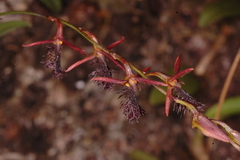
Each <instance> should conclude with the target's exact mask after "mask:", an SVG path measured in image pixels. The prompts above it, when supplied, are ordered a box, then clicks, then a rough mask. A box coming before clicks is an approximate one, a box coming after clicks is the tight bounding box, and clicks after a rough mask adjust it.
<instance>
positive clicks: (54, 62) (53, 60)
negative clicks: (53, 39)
mask: <svg viewBox="0 0 240 160" xmlns="http://www.w3.org/2000/svg"><path fill="white" fill-rule="evenodd" d="M61 48H62V46H60V48H57V47H56V46H54V45H51V46H47V49H48V53H47V56H46V57H45V60H43V61H42V62H41V63H43V64H44V67H46V68H50V69H52V72H53V77H55V78H62V75H63V74H64V70H63V69H62V67H61Z"/></svg>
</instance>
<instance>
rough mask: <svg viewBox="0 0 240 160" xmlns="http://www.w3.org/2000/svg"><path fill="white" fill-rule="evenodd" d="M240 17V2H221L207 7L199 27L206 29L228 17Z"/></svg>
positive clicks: (225, 0) (202, 14) (228, 0)
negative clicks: (205, 27) (207, 26)
mask: <svg viewBox="0 0 240 160" xmlns="http://www.w3.org/2000/svg"><path fill="white" fill-rule="evenodd" d="M239 15H240V0H221V1H218V2H215V3H212V4H209V5H207V6H206V7H205V8H204V10H203V11H202V13H201V15H200V18H199V21H198V25H199V26H200V27H204V26H206V25H208V24H210V23H213V22H216V21H218V20H220V19H223V18H226V17H233V16H239Z"/></svg>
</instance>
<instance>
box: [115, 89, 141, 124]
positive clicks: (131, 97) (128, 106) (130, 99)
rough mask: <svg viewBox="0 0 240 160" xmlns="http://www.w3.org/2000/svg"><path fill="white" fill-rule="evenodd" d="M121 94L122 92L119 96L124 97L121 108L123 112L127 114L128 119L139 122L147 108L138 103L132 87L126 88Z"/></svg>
mask: <svg viewBox="0 0 240 160" xmlns="http://www.w3.org/2000/svg"><path fill="white" fill-rule="evenodd" d="M119 94H121V95H120V96H119V98H122V101H121V107H120V108H121V109H122V110H123V114H124V115H125V116H127V120H128V121H129V122H133V121H134V120H135V121H136V122H138V119H139V118H140V116H143V115H145V110H144V109H142V108H141V106H140V105H139V104H138V102H137V99H136V95H135V92H134V91H133V90H132V89H131V88H124V89H123V90H122V91H121V92H119Z"/></svg>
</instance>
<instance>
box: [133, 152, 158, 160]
mask: <svg viewBox="0 0 240 160" xmlns="http://www.w3.org/2000/svg"><path fill="white" fill-rule="evenodd" d="M130 158H131V160H159V159H158V158H157V157H154V156H152V155H150V154H148V153H145V152H143V151H141V150H135V151H133V152H131V153H130Z"/></svg>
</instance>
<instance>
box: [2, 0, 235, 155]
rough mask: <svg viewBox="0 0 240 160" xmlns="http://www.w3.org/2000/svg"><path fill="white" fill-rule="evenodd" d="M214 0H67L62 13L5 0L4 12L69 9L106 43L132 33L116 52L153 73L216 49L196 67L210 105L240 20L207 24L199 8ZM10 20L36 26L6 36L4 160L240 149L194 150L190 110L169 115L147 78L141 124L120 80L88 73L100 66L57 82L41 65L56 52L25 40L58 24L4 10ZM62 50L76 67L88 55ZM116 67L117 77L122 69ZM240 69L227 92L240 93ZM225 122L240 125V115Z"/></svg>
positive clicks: (75, 38)
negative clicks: (124, 101) (128, 108)
mask: <svg viewBox="0 0 240 160" xmlns="http://www.w3.org/2000/svg"><path fill="white" fill-rule="evenodd" d="M210 2H211V0H205V1H204V2H203V1H190V0H184V1H175V0H163V1H160V0H154V1H144V0H142V1H141V0H132V1H127V0H122V1H108V0H103V1H101V2H98V1H95V0H80V1H79V0H71V1H63V3H64V5H63V9H62V11H61V12H60V13H58V14H56V13H53V12H52V11H51V10H49V9H48V8H47V7H46V6H45V5H43V4H42V3H41V2H40V1H32V0H26V1H24V0H19V1H17V2H16V1H11V0H3V1H0V7H1V12H2V11H10V10H29V11H33V12H37V13H41V14H43V15H51V16H56V17H60V18H62V19H64V20H66V21H68V22H71V23H72V24H74V25H76V26H80V27H82V28H84V29H86V30H88V31H90V32H92V33H93V34H95V35H96V37H98V38H99V41H100V42H101V44H102V45H104V46H108V45H109V44H111V43H112V42H114V41H116V40H119V39H121V37H122V36H124V37H125V41H124V42H123V43H121V44H120V45H118V46H117V47H115V48H114V49H113V51H114V52H116V53H118V54H119V55H121V56H122V57H123V58H125V59H127V60H128V61H130V62H131V63H133V64H134V65H136V66H137V67H138V68H145V67H148V66H151V68H152V69H151V70H153V71H162V72H165V73H167V72H169V70H171V69H173V65H174V61H175V58H176V57H177V56H178V55H180V56H181V59H182V66H183V67H193V68H195V67H197V66H199V65H198V64H199V62H200V60H201V59H202V58H203V57H204V56H205V55H206V54H209V52H216V56H215V57H214V59H213V60H212V61H211V63H210V65H209V66H208V67H207V70H206V71H205V73H204V74H203V75H199V73H197V72H194V73H191V74H192V75H193V76H195V78H196V79H197V80H198V81H196V83H197V85H199V86H200V87H199V89H198V90H197V92H196V93H195V94H194V95H192V96H193V97H194V98H196V100H197V101H200V102H202V103H204V104H205V105H206V108H205V110H206V109H207V108H208V107H209V106H211V105H213V104H215V103H217V101H218V98H219V95H220V92H221V89H222V86H223V83H224V81H225V79H226V76H227V74H228V71H229V68H230V66H231V64H232V62H233V60H234V57H235V55H236V53H237V51H238V49H239V40H240V38H239V37H240V29H239V26H240V19H239V18H233V19H228V20H222V21H219V22H216V23H213V24H211V25H209V26H207V27H204V28H200V27H199V26H198V19H199V15H200V13H201V12H202V10H203V8H204V6H205V5H206V4H208V3H210ZM6 19H17V20H21V19H24V20H28V21H30V22H31V23H32V27H31V28H23V29H18V30H15V31H13V32H11V33H10V34H7V35H5V36H2V37H0V42H1V43H0V57H1V58H0V74H1V81H0V102H1V104H0V160H10V159H14V160H24V159H26V160H43V159H44V160H55V159H59V160H70V159H71V160H79V159H82V160H105V159H106V160H137V159H138V160H142V159H139V158H136V154H134V153H136V152H134V151H136V150H137V151H139V152H140V153H144V154H147V155H149V156H152V157H155V158H156V159H159V160H188V159H189V160H190V159H191V160H192V159H201V160H202V159H203V157H204V156H208V157H209V158H210V159H211V160H236V159H238V157H240V153H239V152H238V151H237V150H236V149H235V148H234V147H232V146H231V145H230V144H226V143H224V142H220V141H217V140H215V141H214V142H213V144H212V145H211V149H209V150H207V149H206V150H205V151H206V152H205V153H194V152H193V148H194V147H199V146H194V145H193V138H194V136H195V135H196V133H195V130H194V129H192V128H191V115H190V114H189V113H186V114H185V115H184V116H180V115H179V114H176V113H175V112H173V111H171V112H170V115H169V116H168V117H166V116H165V114H164V104H158V105H153V104H151V103H150V102H149V95H150V92H151V90H152V87H151V86H148V85H141V91H140V92H139V93H138V94H137V99H138V101H139V104H140V105H141V106H142V107H143V108H144V109H145V110H146V115H145V116H142V117H141V118H140V119H139V123H136V122H134V123H128V121H126V119H125V116H124V115H122V111H121V110H120V109H119V107H120V102H121V100H120V99H119V98H118V97H119V94H117V92H119V89H120V88H118V87H115V88H114V89H113V90H112V91H104V90H102V89H101V87H99V86H97V85H96V83H93V82H90V81H89V77H88V74H89V73H91V72H92V71H93V70H94V69H95V68H96V65H94V64H90V63H86V64H84V65H81V66H79V67H77V68H75V69H74V70H72V71H71V72H69V73H68V74H66V76H64V77H63V79H60V80H58V79H54V78H52V72H51V70H49V69H46V68H44V67H43V64H42V63H41V61H42V60H43V59H44V58H45V57H44V55H45V54H46V53H47V49H46V47H45V46H44V45H40V46H34V47H30V48H23V47H22V44H29V43H31V42H35V41H39V40H44V39H50V38H52V37H53V36H54V34H55V32H56V26H55V25H54V24H53V23H52V22H49V21H47V20H43V19H40V18H37V17H31V16H23V15H17V16H11V17H7V18H4V17H3V18H1V20H2V21H4V20H6ZM64 36H65V39H68V40H69V41H70V42H72V43H74V44H75V45H77V46H79V47H81V48H82V49H84V50H85V52H86V53H88V54H90V53H91V52H92V50H93V49H92V46H91V44H90V43H88V42H87V41H86V40H84V39H83V38H82V37H81V36H80V35H79V34H78V33H76V32H75V31H73V30H72V29H70V28H67V27H66V28H64ZM61 58H62V63H63V67H64V68H67V67H68V66H69V65H71V64H72V63H74V62H76V61H78V60H80V59H81V58H83V56H81V55H80V54H79V53H76V52H75V51H73V50H71V49H69V48H66V47H65V48H64V49H63V52H62V57H61ZM111 67H113V70H114V71H113V73H114V74H115V75H117V76H119V77H121V76H122V75H123V73H121V71H119V70H118V69H117V68H116V67H115V66H114V65H111ZM239 70H240V67H238V69H237V73H236V74H235V76H234V78H233V81H232V83H231V85H230V88H229V92H228V95H227V96H228V97H234V96H238V95H239V94H240V92H239V90H238V88H239V84H240V83H239V82H240V76H239V74H238V73H239ZM185 85H188V84H187V83H186V84H185ZM189 85H195V84H189ZM224 122H226V123H228V124H229V125H230V126H231V127H232V128H234V129H235V130H238V131H240V126H239V122H240V117H239V116H234V117H229V118H227V119H225V120H224ZM205 140H206V141H207V139H205ZM204 144H205V145H206V146H207V143H204ZM206 148H207V147H206ZM139 152H138V153H139ZM142 157H144V156H142ZM145 159H146V158H145ZM147 159H149V158H147ZM153 159H154V158H153Z"/></svg>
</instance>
